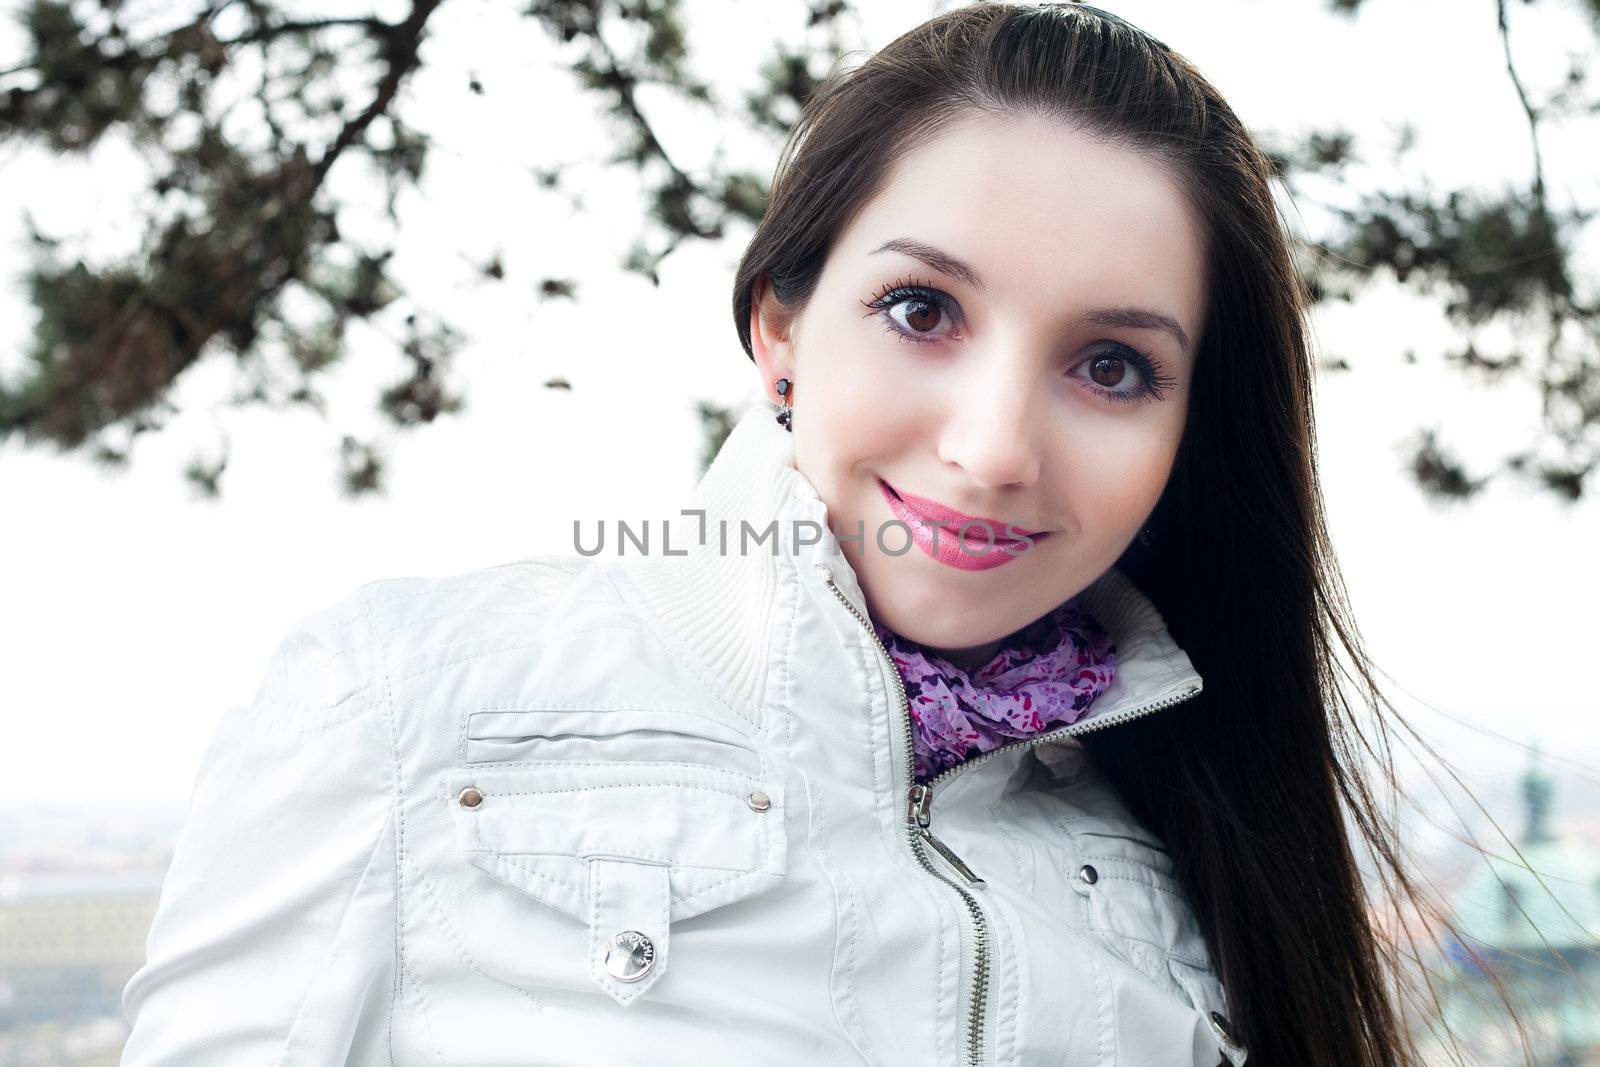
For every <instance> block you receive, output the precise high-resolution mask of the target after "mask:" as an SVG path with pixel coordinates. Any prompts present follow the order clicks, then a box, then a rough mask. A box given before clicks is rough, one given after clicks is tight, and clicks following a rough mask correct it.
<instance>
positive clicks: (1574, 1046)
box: [1437, 750, 1600, 1067]
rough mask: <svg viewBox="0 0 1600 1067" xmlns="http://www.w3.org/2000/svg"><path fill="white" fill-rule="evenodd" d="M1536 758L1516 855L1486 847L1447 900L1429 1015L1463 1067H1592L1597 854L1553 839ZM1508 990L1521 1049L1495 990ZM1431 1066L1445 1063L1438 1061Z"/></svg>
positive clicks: (1595, 1064)
mask: <svg viewBox="0 0 1600 1067" xmlns="http://www.w3.org/2000/svg"><path fill="white" fill-rule="evenodd" d="M1554 794H1555V780H1554V779H1553V778H1552V777H1551V776H1550V775H1549V774H1548V773H1546V772H1545V770H1544V769H1543V768H1542V767H1541V765H1540V763H1539V759H1538V753H1537V750H1536V751H1535V753H1534V758H1533V761H1532V762H1531V764H1530V765H1529V768H1528V770H1527V771H1526V772H1525V774H1524V775H1523V780H1522V799H1523V805H1524V822H1523V827H1522V831H1521V833H1520V835H1519V836H1518V840H1517V841H1516V843H1515V844H1516V847H1515V849H1513V848H1511V847H1510V846H1509V845H1507V844H1505V843H1503V842H1501V843H1499V847H1494V845H1492V844H1488V843H1485V845H1484V847H1485V850H1486V851H1487V852H1488V853H1491V854H1490V855H1486V856H1483V857H1482V858H1481V859H1480V861H1479V862H1478V864H1477V866H1476V868H1475V869H1474V871H1473V873H1472V874H1471V875H1470V876H1469V877H1468V878H1467V879H1466V880H1465V882H1464V883H1463V884H1462V885H1461V886H1460V887H1459V888H1458V889H1457V891H1456V893H1455V895H1454V897H1453V899H1452V901H1451V913H1452V921H1453V923H1454V925H1455V926H1456V928H1457V931H1458V932H1459V934H1460V937H1459V938H1456V937H1447V938H1446V940H1445V948H1446V960H1445V961H1444V962H1443V966H1442V971H1443V974H1442V976H1441V977H1442V979H1443V980H1442V981H1441V982H1440V983H1439V991H1440V1015H1439V1020H1440V1021H1442V1022H1443V1023H1444V1024H1445V1025H1446V1026H1447V1027H1448V1029H1449V1032H1450V1033H1451V1034H1452V1035H1453V1036H1454V1038H1455V1041H1456V1044H1457V1046H1458V1050H1459V1053H1460V1055H1461V1056H1462V1058H1463V1059H1464V1061H1465V1062H1467V1063H1470V1064H1473V1065H1474V1067H1501V1065H1502V1064H1503V1065H1506V1067H1512V1065H1517V1067H1521V1065H1524V1064H1526V1063H1528V1062H1530V1061H1529V1059H1528V1058H1527V1057H1528V1055H1529V1054H1531V1055H1532V1060H1531V1062H1532V1063H1533V1064H1534V1065H1536V1067H1600V849H1596V848H1594V847H1593V846H1591V845H1589V844H1588V843H1586V842H1584V841H1582V840H1579V839H1577V838H1575V837H1573V836H1571V835H1563V834H1562V833H1560V832H1559V831H1558V830H1557V828H1556V824H1555V822H1554V820H1553V818H1552V801H1553V799H1554ZM1496 980H1498V981H1499V982H1500V983H1502V984H1503V986H1504V988H1505V989H1506V991H1507V992H1508V993H1509V994H1511V997H1512V1003H1513V1004H1514V1005H1515V1006H1516V1009H1517V1011H1518V1013H1519V1014H1520V1015H1521V1017H1522V1022H1523V1026H1524V1029H1525V1030H1526V1034H1527V1043H1526V1049H1525V1048H1524V1045H1523V1043H1522V1041H1521V1039H1519V1037H1518V1035H1517V1032H1516V1029H1515V1027H1514V1026H1513V1025H1512V1023H1511V1021H1510V1019H1509V1018H1508V1013H1507V1011H1506V1008H1505V1005H1504V1003H1503V1002H1502V1000H1501V999H1500V996H1499V994H1498V993H1497V991H1496V988H1495V982H1496ZM1437 1062H1441V1063H1442V1062H1447V1061H1446V1060H1445V1059H1443V1058H1439V1059H1438V1061H1437Z"/></svg>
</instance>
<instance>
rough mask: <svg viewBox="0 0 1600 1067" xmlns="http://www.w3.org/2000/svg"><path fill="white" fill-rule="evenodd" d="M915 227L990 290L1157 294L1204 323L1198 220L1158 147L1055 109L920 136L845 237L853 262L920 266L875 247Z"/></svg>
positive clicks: (1061, 298) (1063, 295)
mask: <svg viewBox="0 0 1600 1067" xmlns="http://www.w3.org/2000/svg"><path fill="white" fill-rule="evenodd" d="M895 237H910V238H914V239H916V240H919V241H922V242H925V243H927V244H931V245H935V246H937V247H938V248H940V249H942V250H944V251H946V252H949V253H952V254H954V255H956V256H958V257H960V258H961V259H964V260H966V261H967V262H968V263H970V264H971V265H972V266H974V267H975V268H977V270H978V273H979V274H980V275H981V276H982V278H983V280H984V281H985V282H986V283H987V287H988V293H987V294H986V295H985V299H986V300H993V301H995V302H998V303H1003V304H1006V305H1015V306H1016V307H1018V308H1022V309H1027V310H1028V311H1029V313H1030V314H1044V313H1046V312H1050V313H1055V312H1059V313H1060V315H1059V316H1058V317H1070V316H1071V315H1072V314H1073V313H1074V311H1075V310H1076V309H1078V308H1079V307H1081V306H1082V305H1085V304H1088V303H1094V304H1103V303H1108V302H1118V303H1121V302H1127V303H1139V304H1150V305H1153V306H1158V307H1160V309H1161V310H1164V311H1168V312H1170V313H1172V314H1174V315H1176V316H1178V317H1179V318H1180V320H1181V321H1182V322H1184V323H1185V325H1186V326H1188V327H1190V332H1191V335H1194V336H1198V332H1199V325H1200V321H1201V317H1202V316H1203V314H1204V309H1205V284H1206V283H1205V277H1204V272H1205V251H1204V245H1203V236H1202V233H1201V229H1200V225H1199V220H1198V219H1196V218H1195V217H1194V214H1193V212H1192V210H1191V209H1190V207H1189V205H1188V202H1187V200H1186V199H1185V197H1184V196H1183V194H1182V192H1181V190H1180V189H1179V187H1178V185H1177V184H1176V182H1175V181H1174V180H1173V179H1172V178H1171V177H1170V176H1169V175H1168V174H1167V173H1166V172H1165V171H1164V170H1163V169H1162V168H1161V166H1160V165H1159V164H1157V163H1156V162H1155V161H1154V160H1153V159H1151V158H1150V157H1148V156H1146V155H1144V154H1142V153H1140V152H1138V151H1137V150H1134V149H1131V148H1126V147H1123V146H1120V145H1112V144H1107V143H1105V142H1102V141H1098V140H1096V139H1095V138H1094V137H1092V136H1091V135H1089V134H1086V133H1084V132H1083V131H1081V130H1078V129H1075V128H1074V127H1072V126H1069V125H1067V124H1065V123H1063V122H1061V121H1059V120H1057V119H1052V118H1047V117H1043V116H1038V115H1031V114H1020V115H1008V116H1004V117H997V116H990V115H983V114H979V113H974V114H973V115H972V116H970V117H967V118H963V119H961V120H960V121H958V122H957V123H955V124H953V125H951V126H949V127H946V128H945V129H944V130H942V131H940V132H939V133H938V134H936V135H933V136H930V137H928V138H926V139H924V140H922V141H920V142H918V141H916V140H913V141H912V143H911V144H910V146H909V147H908V148H907V150H906V151H905V152H904V153H903V154H902V155H901V157H900V159H899V160H898V161H897V162H896V164H895V166H894V167H893V168H892V170H891V171H890V174H889V177H888V180H887V182H886V183H885V186H884V188H883V190H882V191H881V192H880V193H879V194H878V195H877V196H876V197H874V198H873V200H872V201H870V202H869V203H868V204H867V205H866V206H865V207H864V208H863V209H862V211H861V212H860V213H859V214H858V215H857V217H856V218H855V220H854V221H853V222H852V223H851V224H850V226H849V228H848V229H847V230H846V232H845V233H844V234H842V235H841V237H840V241H839V243H838V245H837V246H836V252H837V253H839V255H838V256H837V258H838V259H840V260H841V261H842V264H841V265H842V266H844V267H845V269H846V270H849V271H850V272H852V274H853V275H859V274H861V273H865V274H867V275H875V274H879V273H882V272H883V271H885V270H894V269H896V267H897V265H898V266H899V267H901V268H910V269H920V268H919V266H918V265H917V264H915V263H914V261H911V260H909V259H907V258H905V257H904V256H902V255H901V254H899V253H894V252H879V253H876V254H873V250H874V249H876V248H877V247H878V246H879V245H881V244H882V243H883V242H884V241H887V240H889V239H891V238H895Z"/></svg>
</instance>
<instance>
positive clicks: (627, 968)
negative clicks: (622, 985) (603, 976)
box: [606, 930, 656, 982]
mask: <svg viewBox="0 0 1600 1067" xmlns="http://www.w3.org/2000/svg"><path fill="white" fill-rule="evenodd" d="M655 963H656V946H655V942H653V941H651V940H650V939H649V938H648V937H646V936H645V935H644V934H641V933H640V932H639V931H637V930H624V931H622V933H620V934H618V935H617V936H616V937H613V938H612V939H611V940H610V941H608V942H607V943H606V973H607V974H609V975H610V976H611V977H613V978H615V979H616V980H617V981H619V982H637V981H638V980H639V979H641V978H643V977H644V976H645V975H647V974H649V973H650V968H651V967H654V966H655Z"/></svg>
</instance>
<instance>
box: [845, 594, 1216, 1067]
mask: <svg viewBox="0 0 1600 1067" xmlns="http://www.w3.org/2000/svg"><path fill="white" fill-rule="evenodd" d="M817 569H818V570H819V571H821V572H822V577H823V580H824V581H825V582H826V583H827V585H828V588H829V589H830V590H831V591H832V592H833V595H834V596H835V597H836V598H837V599H838V601H839V603H841V604H843V605H844V607H845V609H846V610H847V611H849V612H850V614H851V615H853V616H855V619H856V621H857V622H858V623H860V624H861V627H862V629H864V630H865V631H866V632H867V636H868V637H870V638H871V639H872V644H873V647H875V648H876V649H877V650H878V656H879V658H880V659H881V660H882V661H883V665H884V667H886V668H887V669H888V672H889V677H890V678H892V679H894V685H895V690H896V691H897V692H898V693H899V694H900V727H901V729H900V734H901V738H902V740H903V741H904V745H903V746H902V747H903V752H904V759H903V760H902V762H903V763H904V764H905V766H906V767H907V768H910V767H912V766H913V762H914V761H913V752H914V750H915V745H914V742H913V739H912V733H911V702H910V700H909V699H908V698H907V696H906V688H905V682H904V680H903V679H902V678H901V677H900V671H899V670H898V669H897V668H896V667H895V665H894V660H893V659H891V658H890V656H889V650H888V649H887V648H885V647H884V645H883V641H882V640H880V639H879V637H878V634H877V631H876V630H874V629H873V628H872V623H871V622H870V621H869V620H868V619H867V617H866V615H864V614H863V613H862V611H861V609H860V608H857V607H856V606H855V604H853V603H851V601H850V598H849V597H847V596H845V594H844V590H842V589H840V588H839V586H838V584H837V583H835V582H834V580H833V572H832V571H830V570H829V569H828V568H826V567H824V566H822V565H821V564H818V565H817ZM1200 690H1201V684H1200V683H1199V682H1195V683H1191V684H1190V685H1189V686H1187V687H1186V688H1185V689H1184V691H1183V692H1181V693H1177V694H1174V695H1173V696H1170V697H1166V698H1165V699H1162V700H1158V701H1154V702H1152V703H1149V704H1142V705H1140V706H1139V707H1136V708H1129V709H1127V710H1126V711H1121V712H1118V713H1117V714H1116V715H1112V716H1109V717H1102V718H1090V719H1087V720H1084V721H1083V722H1078V723H1072V724H1069V725H1067V726H1064V727H1062V728H1061V729H1059V730H1051V731H1049V732H1047V733H1043V734H1039V735H1038V736H1036V737H1030V738H1027V739H1025V740H1021V741H1013V742H1011V743H1010V744H1006V745H1002V746H1001V747H1000V748H996V749H991V750H990V751H988V752H984V753H980V754H979V755H976V756H973V757H972V758H970V759H968V760H965V761H963V762H961V763H958V764H957V765H956V766H954V767H949V768H946V769H945V770H944V771H941V772H940V773H939V774H937V775H935V776H934V777H933V778H932V779H930V780H929V781H928V782H927V783H925V784H924V783H920V782H913V784H912V785H911V787H910V789H909V790H908V791H907V793H906V820H905V828H906V843H907V845H908V846H909V848H910V849H911V854H912V855H913V856H915V857H916V859H917V862H918V863H919V864H920V865H921V866H922V869H923V870H925V871H927V872H928V873H929V874H931V875H933V876H934V877H935V878H937V879H939V881H941V882H943V883H945V884H946V885H948V886H949V887H950V888H952V889H954V890H955V891H956V892H957V893H958V894H960V896H961V901H962V903H963V904H964V905H966V909H967V914H968V915H969V916H970V917H971V919H972V930H973V945H974V957H975V959H974V962H973V981H972V995H971V997H970V998H969V1001H968V1003H969V1006H970V1014H969V1016H968V1019H967V1061H968V1063H970V1064H972V1065H973V1067H982V1064H983V1036H984V1035H983V1031H984V1014H985V1012H986V1010H987V1007H988V1004H987V1001H988V993H989V924H988V918H987V917H986V916H985V915H984V912H983V907H982V905H980V904H979V903H978V899H977V897H975V896H974V895H973V894H972V893H971V892H970V891H969V890H968V889H967V885H970V886H975V887H978V888H982V887H983V885H984V884H985V883H984V881H983V879H982V878H980V877H979V876H978V875H977V873H976V872H975V871H973V870H972V868H971V867H969V866H967V864H966V862H965V861H963V860H962V859H961V857H960V856H958V855H956V853H955V851H954V850H953V849H951V848H950V846H949V845H946V844H945V843H944V842H943V841H941V840H939V838H937V837H936V836H934V833H933V831H932V830H931V829H929V826H930V824H931V823H932V815H931V810H930V809H931V808H932V806H933V789H934V786H935V785H938V784H940V783H942V782H945V781H946V780H948V779H950V778H953V777H955V776H956V775H957V774H960V773H962V772H964V771H965V770H967V769H968V768H970V767H973V766H976V765H977V764H980V763H984V762H986V761H988V760H990V759H992V758H994V757H995V756H998V755H1000V754H1001V753H1002V752H1010V751H1012V750H1013V749H1018V748H1031V747H1033V746H1035V745H1040V744H1045V743H1047V742H1050V741H1052V740H1055V739H1057V738H1062V737H1070V736H1074V735H1077V734H1085V733H1089V732H1090V731H1092V730H1098V729H1101V728H1103V727H1106V726H1114V725H1116V724H1117V723H1122V722H1127V721H1128V720H1129V719H1136V718H1138V717H1139V716H1141V715H1148V714H1149V713H1151V712H1153V711H1159V710H1161V709H1162V708H1167V707H1171V706H1172V705H1174V704H1181V703H1182V702H1183V701H1185V700H1188V699H1189V698H1190V697H1192V696H1194V695H1195V694H1197V693H1199V692H1200ZM923 845H927V846H928V847H929V848H931V849H933V850H934V851H935V852H936V853H938V854H939V856H940V857H941V858H943V859H944V861H945V862H946V863H948V864H949V865H950V867H951V868H952V869H954V870H955V871H956V873H957V874H959V875H960V876H961V878H962V879H963V880H964V881H965V882H966V883H967V885H962V884H961V882H958V881H956V880H955V879H953V878H950V877H949V876H947V875H945V874H944V873H943V872H941V871H940V870H939V869H938V868H937V867H936V866H934V864H933V862H932V861H931V860H930V859H928V854H927V852H926V851H925V850H924V849H923V848H922V846H923Z"/></svg>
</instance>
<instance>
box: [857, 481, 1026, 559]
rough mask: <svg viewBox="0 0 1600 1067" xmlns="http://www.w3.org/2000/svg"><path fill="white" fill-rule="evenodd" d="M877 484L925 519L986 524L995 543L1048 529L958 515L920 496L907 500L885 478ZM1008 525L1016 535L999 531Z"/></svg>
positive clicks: (1005, 541) (1016, 541) (1008, 541)
mask: <svg viewBox="0 0 1600 1067" xmlns="http://www.w3.org/2000/svg"><path fill="white" fill-rule="evenodd" d="M878 484H880V485H881V486H883V488H884V489H885V490H886V491H887V492H888V493H889V495H890V496H892V497H894V498H895V499H896V500H897V501H899V502H900V503H901V504H903V505H904V506H905V507H906V508H907V509H908V510H909V511H911V512H912V513H913V514H916V515H918V516H919V517H922V518H923V519H924V520H926V521H943V522H946V523H953V524H956V525H960V524H961V523H965V522H974V523H978V524H980V525H987V526H988V527H989V528H990V530H991V532H992V533H993V535H994V542H995V543H997V544H998V543H1013V544H1020V543H1021V541H1020V540H1019V539H1020V538H1023V537H1029V538H1033V539H1034V540H1037V539H1039V538H1041V537H1043V536H1044V535H1045V534H1046V533H1048V532H1049V531H1048V530H1022V529H1020V528H1018V527H1016V526H1014V525H1012V524H1009V523H1003V522H996V521H994V520H991V519H980V518H976V517H973V516H966V515H960V513H959V512H956V511H955V509H954V508H949V507H946V506H945V505H943V504H940V503H938V502H937V501H933V500H924V499H923V498H922V497H916V498H914V499H915V502H913V501H908V500H906V498H905V495H904V494H902V493H901V492H900V491H899V490H898V489H896V488H895V487H894V486H892V485H890V484H889V482H888V481H886V480H885V479H883V478H879V479H878ZM930 512H931V514H930ZM957 515H960V520H961V523H958V522H957V520H956V518H955V516H957ZM1008 526H1009V527H1010V528H1012V529H1016V530H1017V536H1016V537H1009V536H1007V535H1005V534H1003V533H1001V532H1000V531H1001V530H1003V529H1006V528H1007V527H1008ZM968 539H969V540H970V538H968Z"/></svg>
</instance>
